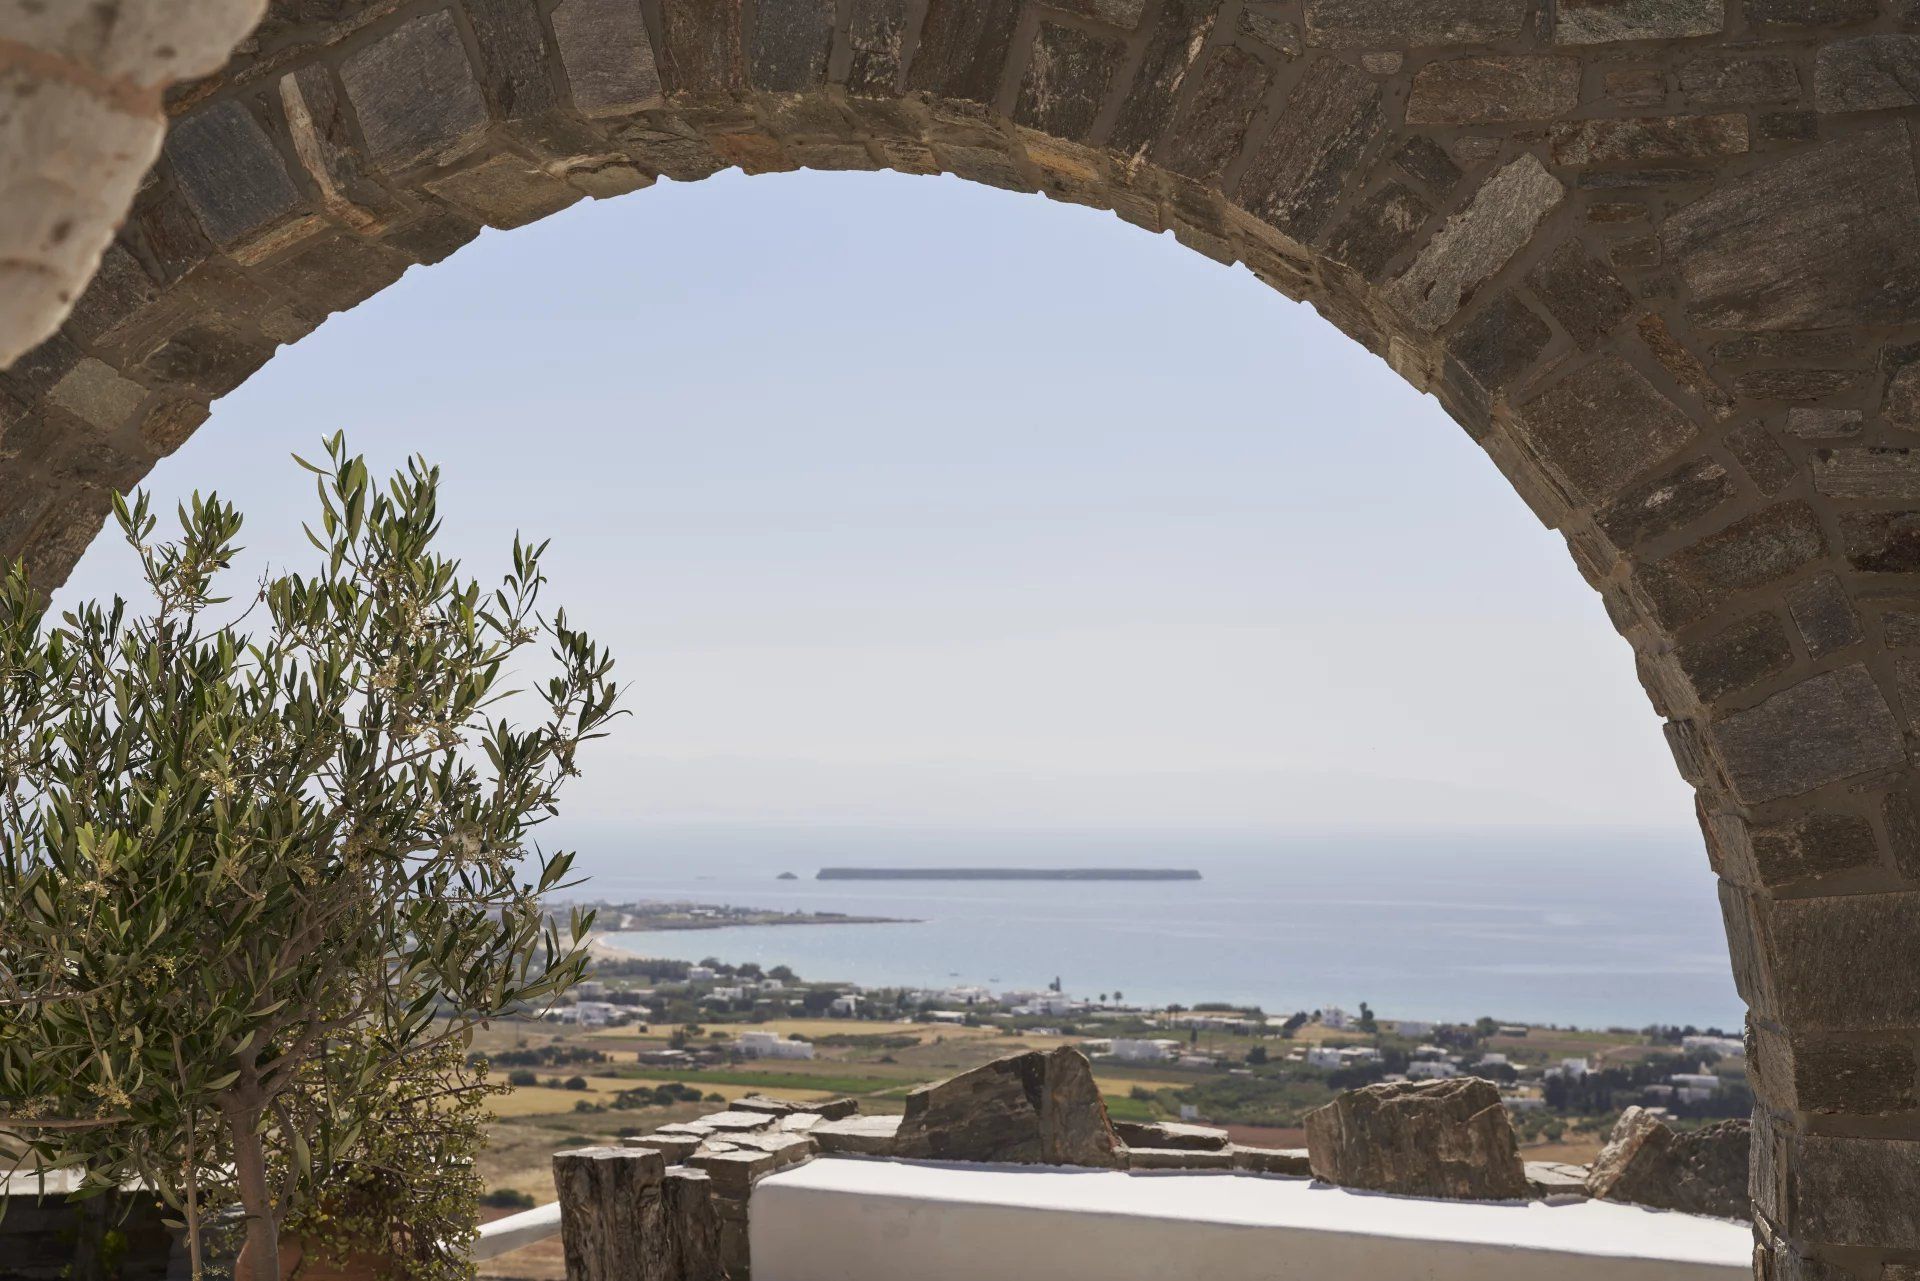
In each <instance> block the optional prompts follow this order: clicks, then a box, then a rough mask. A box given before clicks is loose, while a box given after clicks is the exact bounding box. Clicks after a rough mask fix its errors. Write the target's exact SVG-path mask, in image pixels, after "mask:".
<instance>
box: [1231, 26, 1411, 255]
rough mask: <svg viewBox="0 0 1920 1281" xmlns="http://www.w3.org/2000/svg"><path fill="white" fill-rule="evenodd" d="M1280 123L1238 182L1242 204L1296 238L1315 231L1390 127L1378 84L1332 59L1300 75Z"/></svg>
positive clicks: (1303, 237) (1281, 115)
mask: <svg viewBox="0 0 1920 1281" xmlns="http://www.w3.org/2000/svg"><path fill="white" fill-rule="evenodd" d="M1280 118H1281V123H1280V124H1279V125H1278V126H1277V127H1276V128H1274V129H1273V130H1272V131H1271V132H1270V133H1268V134H1267V136H1266V139H1265V140H1264V141H1263V142H1262V143H1261V145H1260V148H1259V150H1257V151H1256V152H1255V153H1254V155H1253V158H1252V160H1250V161H1249V162H1248V164H1247V171H1246V173H1245V175H1244V176H1243V177H1242V178H1241V180H1240V187H1239V194H1238V199H1239V201H1240V203H1241V205H1242V206H1243V207H1245V208H1246V209H1247V210H1248V211H1249V212H1251V213H1253V214H1254V215H1255V216H1256V217H1259V218H1262V219H1264V220H1266V221H1267V222H1270V223H1272V224H1273V225H1274V226H1275V227H1278V228H1279V229H1280V230H1281V231H1284V232H1286V233H1287V234H1288V235H1291V236H1293V237H1294V238H1295V239H1300V240H1305V239H1308V238H1310V237H1312V236H1313V235H1314V234H1316V233H1317V232H1318V231H1319V230H1320V228H1321V227H1322V226H1323V225H1324V224H1325V222H1326V219H1327V215H1328V214H1329V213H1330V212H1332V209H1333V205H1334V202H1335V201H1337V200H1338V199H1339V198H1340V191H1341V188H1342V187H1343V186H1344V184H1345V183H1346V181H1347V179H1348V177H1349V176H1350V175H1351V173H1352V171H1353V169H1354V167H1355V166H1356V164H1357V163H1358V161H1359V159H1360V157H1361V155H1362V154H1363V153H1364V152H1365V151H1366V149H1367V147H1368V146H1369V145H1370V144H1371V143H1372V142H1373V140H1374V139H1375V138H1376V137H1378V136H1379V134H1380V132H1381V130H1382V129H1383V128H1384V127H1385V124H1386V119H1385V116H1384V114H1383V112H1382V109H1381V103H1380V87H1379V85H1377V84H1376V83H1374V81H1373V79H1372V78H1371V77H1369V76H1367V75H1365V74H1364V73H1362V72H1360V71H1358V70H1356V69H1355V68H1353V67H1351V66H1349V65H1347V64H1346V63H1344V62H1341V61H1339V60H1338V59H1335V58H1322V59H1319V60H1318V61H1315V62H1313V63H1311V64H1310V65H1309V66H1308V67H1307V69H1306V70H1305V71H1304V72H1302V73H1301V76H1300V81H1299V83H1298V84H1296V85H1295V86H1294V88H1293V91H1292V92H1291V93H1290V94H1288V95H1287V102H1286V106H1285V108H1284V109H1283V110H1282V111H1281V113H1280Z"/></svg>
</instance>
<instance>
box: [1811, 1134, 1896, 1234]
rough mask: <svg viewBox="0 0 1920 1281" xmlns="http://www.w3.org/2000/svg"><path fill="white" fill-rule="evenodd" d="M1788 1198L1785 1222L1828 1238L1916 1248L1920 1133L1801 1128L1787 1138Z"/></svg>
mask: <svg viewBox="0 0 1920 1281" xmlns="http://www.w3.org/2000/svg"><path fill="white" fill-rule="evenodd" d="M1791 1143H1792V1150H1793V1158H1794V1159H1793V1162H1792V1170H1793V1175H1792V1178H1793V1201H1792V1208H1791V1212H1790V1213H1791V1217H1790V1218H1789V1219H1788V1220H1787V1222H1786V1223H1785V1224H1784V1225H1783V1226H1785V1227H1786V1228H1787V1229H1788V1230H1789V1231H1790V1232H1792V1233H1793V1234H1794V1235H1795V1236H1798V1237H1800V1238H1802V1239H1804V1240H1808V1241H1820V1242H1827V1243H1831V1244H1833V1245H1858V1246H1874V1247H1878V1248H1880V1249H1889V1248H1891V1249H1898V1250H1914V1249H1920V1141H1915V1140H1912V1139H1894V1138H1872V1139H1866V1138H1838V1137H1833V1136H1829V1135H1815V1134H1804V1135H1798V1136H1796V1137H1795V1138H1793V1139H1792V1140H1791Z"/></svg>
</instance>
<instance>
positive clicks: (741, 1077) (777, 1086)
mask: <svg viewBox="0 0 1920 1281" xmlns="http://www.w3.org/2000/svg"><path fill="white" fill-rule="evenodd" d="M616 1075H619V1076H622V1077H626V1078H630V1079H633V1080H640V1081H682V1082H685V1083H686V1084H688V1085H746V1086H755V1087H758V1088H759V1089H763V1090H825V1091H827V1092H828V1093H831V1094H879V1093H881V1092H882V1091H885V1090H897V1089H900V1088H902V1087H903V1086H911V1085H913V1084H916V1082H912V1081H902V1080H901V1079H900V1078H899V1077H897V1076H893V1077H889V1076H829V1075H826V1074H824V1073H823V1074H819V1075H815V1074H813V1073H810V1072H753V1071H740V1070H737V1069H727V1068H722V1069H719V1070H703V1071H686V1070H681V1069H677V1068H666V1069H662V1068H650V1067H637V1066H636V1067H628V1066H623V1067H621V1068H619V1069H618V1070H617V1072H616Z"/></svg>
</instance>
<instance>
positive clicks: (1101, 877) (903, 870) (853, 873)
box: [814, 867, 1200, 881]
mask: <svg viewBox="0 0 1920 1281" xmlns="http://www.w3.org/2000/svg"><path fill="white" fill-rule="evenodd" d="M814 879H816V880H821V881H1197V880H1199V879H1200V873H1198V872H1196V871H1194V870H1193V869H1192V868H1180V867H823V868H821V869H820V871H819V872H818V873H816V874H815V878H814Z"/></svg>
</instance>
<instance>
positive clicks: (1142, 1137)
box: [1113, 1121, 1227, 1152]
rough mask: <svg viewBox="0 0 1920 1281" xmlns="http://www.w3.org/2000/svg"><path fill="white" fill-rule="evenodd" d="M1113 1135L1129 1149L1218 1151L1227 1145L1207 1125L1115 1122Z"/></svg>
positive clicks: (1223, 1135) (1224, 1135) (1220, 1134)
mask: <svg viewBox="0 0 1920 1281" xmlns="http://www.w3.org/2000/svg"><path fill="white" fill-rule="evenodd" d="M1113 1132H1114V1133H1115V1134H1118V1135H1119V1136H1120V1141H1121V1142H1122V1143H1125V1144H1126V1145H1127V1146H1128V1147H1130V1148H1193V1149H1197V1150H1199V1151H1204V1152H1218V1151H1221V1150H1222V1149H1224V1148H1225V1147H1226V1146H1227V1132H1226V1131H1225V1130H1219V1129H1215V1128H1214V1127H1213V1126H1210V1125H1182V1124H1180V1123H1179V1122H1178V1121H1115V1122H1114V1123H1113Z"/></svg>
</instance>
